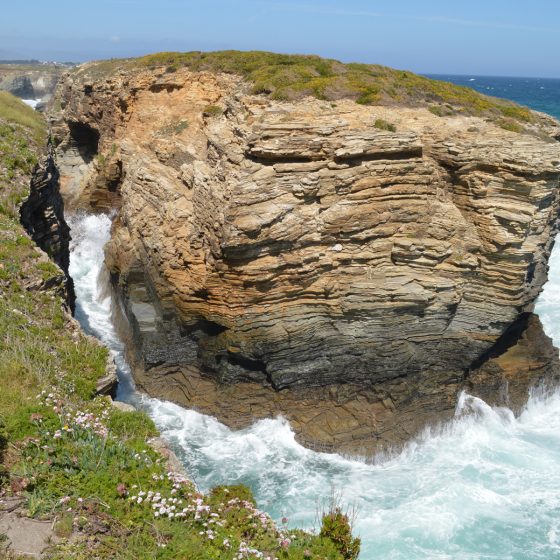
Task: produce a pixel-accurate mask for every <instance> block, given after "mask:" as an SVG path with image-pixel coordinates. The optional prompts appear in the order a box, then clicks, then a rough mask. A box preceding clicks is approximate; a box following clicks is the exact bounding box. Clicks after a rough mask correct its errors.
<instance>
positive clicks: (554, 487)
mask: <svg viewBox="0 0 560 560" xmlns="http://www.w3.org/2000/svg"><path fill="white" fill-rule="evenodd" d="M69 222H70V226H71V228H72V237H73V241H72V247H71V262H70V274H71V275H72V277H73V278H74V281H75V285H76V294H77V311H76V314H77V318H78V320H79V321H80V322H81V323H82V325H83V327H84V328H85V330H87V331H88V332H90V333H92V334H94V335H95V336H97V337H99V338H100V339H101V340H102V341H103V342H104V343H105V344H106V345H107V346H108V347H109V348H110V349H111V352H112V353H113V355H114V357H115V360H116V362H117V365H118V369H119V377H120V381H121V383H120V388H119V398H120V399H122V400H125V401H128V402H132V403H133V404H135V405H136V406H138V407H141V408H143V409H144V410H146V411H147V412H148V413H149V414H150V415H151V417H152V418H153V419H154V421H155V422H156V424H157V426H158V427H159V429H160V430H161V432H162V434H163V436H164V437H165V438H167V440H168V441H170V442H171V444H172V447H173V448H174V450H175V451H176V452H177V454H178V455H179V456H180V458H181V459H182V460H183V462H184V464H185V466H186V468H187V470H188V471H189V472H190V474H191V476H192V478H193V479H194V480H195V481H196V482H197V484H198V485H199V487H200V488H201V489H207V488H209V487H211V486H213V485H216V484H222V483H236V482H243V483H245V484H248V485H249V486H250V487H251V488H252V490H253V492H254V494H255V496H256V498H257V502H258V504H259V506H260V507H261V508H263V509H265V510H267V511H268V512H269V513H270V514H271V515H273V516H274V517H276V518H280V517H282V516H286V517H288V518H289V519H290V525H291V526H303V527H307V528H310V527H313V526H314V524H315V523H316V512H317V509H318V507H321V503H324V502H325V500H327V499H328V498H329V496H330V495H331V493H332V491H333V489H334V491H335V492H339V493H342V499H343V502H344V503H345V504H348V505H351V506H354V507H355V508H356V512H357V517H356V524H355V532H356V533H358V534H359V535H360V536H361V537H362V554H361V558H362V559H363V560H370V559H402V560H416V559H430V560H432V559H453V560H463V559H465V560H466V559H477V560H479V559H504V560H505V559H512V560H513V559H516V560H517V559H519V560H527V559H537V558H539V559H547V560H548V559H552V558H560V393H556V394H554V395H552V396H550V395H549V396H547V397H544V396H541V395H538V394H534V395H532V396H531V398H530V400H529V403H528V405H527V407H526V410H525V411H524V412H523V414H521V416H519V417H518V418H514V416H513V414H512V413H511V412H510V411H509V410H507V409H495V408H491V407H489V406H488V405H486V403H484V402H483V401H482V400H480V399H477V398H474V397H471V396H469V395H462V396H461V399H460V402H459V405H458V408H457V414H456V418H455V420H454V421H452V422H451V423H449V424H448V425H447V426H445V427H443V428H441V429H438V430H437V431H434V432H432V433H430V432H426V433H425V434H423V436H422V437H420V438H418V440H417V441H415V442H413V443H410V444H409V445H408V446H407V448H406V449H405V450H404V451H402V452H401V453H400V454H398V455H396V456H394V457H391V458H385V459H383V458H380V459H379V460H378V461H377V462H376V464H373V465H372V464H366V463H364V462H361V461H357V460H349V459H345V458H343V457H341V456H339V455H335V454H324V453H317V452H314V451H310V450H308V449H305V448H304V447H302V446H301V445H299V444H298V443H297V442H296V441H295V440H294V434H293V432H292V431H291V430H290V427H289V425H288V424H287V423H286V422H285V421H283V420H282V419H274V420H263V421H260V422H257V423H256V424H254V425H253V426H252V427H250V428H248V429H245V430H241V431H231V430H230V429H228V428H227V427H226V426H224V425H223V424H220V423H219V422H218V421H217V420H216V419H214V418H212V417H210V416H205V415H202V414H199V413H197V412H194V411H192V410H186V409H184V408H181V407H179V406H177V405H174V404H172V403H169V402H165V401H159V400H157V399H150V398H148V397H146V396H143V395H140V394H138V393H135V391H134V384H133V381H132V379H131V375H130V369H129V367H128V365H127V363H126V361H125V359H124V353H123V350H124V347H123V343H122V342H121V341H120V340H119V338H118V336H117V334H116V332H115V329H114V327H113V324H112V320H111V299H110V296H109V290H108V289H107V285H106V283H107V275H106V273H105V274H104V271H103V246H104V245H105V243H106V242H107V240H108V239H109V230H110V225H111V224H110V219H109V217H107V216H93V215H82V216H75V217H73V218H71V219H70V220H69ZM538 312H539V313H540V314H541V318H542V319H543V322H544V325H545V327H546V329H547V332H548V333H549V334H550V335H551V336H552V337H553V338H554V340H555V342H556V344H560V247H559V248H558V249H557V250H555V251H554V253H553V256H552V261H551V271H550V281H549V283H548V284H547V285H546V288H545V291H544V293H543V294H542V296H541V297H540V300H539V304H538Z"/></svg>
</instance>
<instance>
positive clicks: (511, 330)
mask: <svg viewBox="0 0 560 560" xmlns="http://www.w3.org/2000/svg"><path fill="white" fill-rule="evenodd" d="M531 316H532V313H521V314H520V315H519V316H518V318H517V319H516V320H515V321H514V322H513V323H511V325H510V326H509V327H508V328H507V329H506V330H505V331H504V333H503V334H502V336H500V338H498V340H497V341H496V342H495V343H494V345H493V346H492V347H490V348H489V349H488V350H487V351H486V352H483V353H482V354H481V355H480V356H479V357H478V358H477V359H476V360H474V362H473V363H472V364H471V366H470V368H469V369H468V370H467V374H468V373H469V372H470V371H473V370H476V369H479V368H481V367H482V366H483V365H484V364H485V363H486V362H487V361H489V360H491V359H494V358H497V357H498V356H501V355H502V354H504V353H505V352H507V351H508V350H509V349H510V348H511V347H512V346H515V345H516V344H517V342H518V341H519V339H520V338H521V336H522V335H523V332H524V331H525V330H526V329H527V325H528V324H529V319H530V317H531Z"/></svg>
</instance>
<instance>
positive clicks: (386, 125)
mask: <svg viewBox="0 0 560 560" xmlns="http://www.w3.org/2000/svg"><path fill="white" fill-rule="evenodd" d="M373 126H375V128H378V129H379V130H388V131H389V132H396V131H397V127H396V126H395V125H394V124H392V123H390V122H387V121H386V120H384V119H376V120H375V123H374V125H373Z"/></svg>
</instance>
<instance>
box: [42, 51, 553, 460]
mask: <svg viewBox="0 0 560 560" xmlns="http://www.w3.org/2000/svg"><path fill="white" fill-rule="evenodd" d="M259 57H261V58H259ZM275 57H279V58H275ZM57 105H58V106H59V107H60V111H58V112H56V114H53V115H52V119H53V122H54V129H53V130H54V132H55V136H56V142H57V145H58V146H57V153H58V156H57V157H58V164H59V167H60V171H61V185H62V191H63V195H64V197H65V200H66V204H67V205H69V206H74V207H86V208H90V209H93V210H96V211H99V210H109V209H112V208H114V209H117V210H118V214H117V217H116V219H115V225H114V230H113V236H112V240H111V242H110V244H109V246H108V248H107V262H108V265H109V267H110V270H111V273H112V275H113V278H114V281H115V283H116V285H117V287H118V290H119V293H120V295H121V297H122V299H123V303H124V307H125V309H126V310H127V313H128V316H129V319H130V321H131V324H132V327H133V335H134V340H135V345H136V352H137V364H136V376H137V379H138V381H139V384H140V385H141V386H142V387H144V388H145V389H146V390H147V391H148V392H149V393H151V394H154V395H158V396H165V397H167V398H170V399H172V400H175V401H178V402H180V403H183V404H187V405H189V406H194V407H198V408H199V409H201V410H202V411H205V412H210V413H213V414H216V415H218V416H219V417H221V418H222V419H223V420H225V421H226V422H228V423H230V424H231V425H234V426H240V425H246V424H247V423H249V422H251V421H252V420H254V419H255V418H259V417H262V416H267V415H275V414H278V413H282V414H284V415H286V416H287V417H288V418H289V419H290V420H291V421H292V424H293V426H294V427H295V429H296V432H298V436H299V438H300V439H301V440H302V441H304V442H305V443H307V444H309V445H314V446H316V447H322V448H329V449H331V448H342V449H351V450H354V451H355V450H357V449H363V450H365V451H367V452H369V451H372V450H374V449H376V448H378V447H379V446H384V445H388V444H392V443H395V442H400V441H403V440H405V439H406V438H408V437H409V436H410V435H411V434H413V433H415V432H416V431H417V430H418V429H419V428H420V427H421V426H423V425H425V424H426V423H427V422H431V421H436V420H439V419H441V418H445V417H447V416H449V415H450V414H451V413H452V410H453V407H454V404H455V399H456V395H457V392H458V391H459V389H460V388H461V387H470V388H471V390H475V389H476V390H478V391H479V392H480V393H484V394H485V396H487V398H490V399H491V398H492V397H491V394H490V393H492V394H494V395H495V399H498V398H500V397H499V395H503V391H502V389H503V387H504V385H505V383H506V381H507V382H508V383H509V387H510V396H509V398H510V399H512V400H513V401H514V402H517V403H521V402H522V400H523V395H524V394H525V392H526V389H527V387H528V386H529V385H530V384H532V383H535V382H536V381H538V380H540V379H543V378H546V377H551V378H553V377H555V376H557V374H558V370H557V368H558V364H557V359H556V361H555V359H554V355H555V353H554V351H553V350H551V348H552V347H551V346H550V341H548V342H546V340H548V339H546V337H544V335H542V331H541V330H540V325H539V324H538V320H536V319H534V320H533V319H529V317H530V315H528V313H530V312H531V310H532V308H533V304H534V301H535V298H536V296H537V295H538V293H539V291H540V290H541V288H542V285H543V283H544V282H545V280H546V272H547V259H548V257H549V254H550V250H551V247H552V243H553V239H554V235H555V234H556V231H557V228H558V208H559V201H560V198H559V189H558V187H559V179H560V145H559V144H558V142H556V141H555V138H557V137H558V136H559V131H560V127H559V123H558V122H557V121H555V120H554V119H552V118H548V117H546V116H544V115H540V114H538V113H533V112H531V111H529V110H528V109H525V108H522V107H518V106H516V105H514V104H512V103H509V102H506V101H500V100H496V99H492V98H488V97H484V96H482V95H479V94H477V93H475V92H473V91H471V90H468V89H466V88H458V87H456V86H452V85H451V84H443V83H440V82H432V81H431V80H427V79H425V78H420V77H418V76H415V75H413V74H410V73H407V72H398V71H394V70H391V69H387V68H384V67H373V66H371V67H367V66H365V65H343V64H340V63H336V61H324V60H323V59H318V58H316V57H284V56H283V55H271V54H268V53H231V52H230V53H213V54H209V55H204V53H191V54H187V55H171V54H167V55H157V56H154V57H147V58H145V59H139V60H136V61H123V62H122V63H119V62H114V61H111V62H107V63H98V64H88V65H84V66H82V67H80V68H79V69H77V70H76V71H74V72H72V73H70V74H69V75H68V76H66V77H65V78H64V79H63V80H62V82H61V84H60V85H59V88H58V92H57ZM528 328H530V329H533V330H535V329H536V331H538V332H539V333H541V334H539V335H538V336H529V338H527V336H528V335H527V334H526V332H527V329H528ZM541 335H542V336H541ZM539 337H540V338H541V339H542V340H541V343H542V344H544V346H546V347H547V348H549V350H547V352H548V353H546V352H545V354H546V357H545V358H546V359H544V361H542V360H541V358H542V355H541V354H542V352H541V353H540V354H539V351H537V350H535V349H534V348H532V349H531V348H529V349H528V350H527V352H526V355H527V356H532V357H529V358H528V360H529V361H531V360H533V363H536V362H538V364H540V365H539V366H538V367H536V366H535V367H532V368H530V370H531V372H532V373H531V374H527V372H526V371H525V370H522V367H523V366H522V365H519V364H518V365H519V367H517V366H516V365H514V366H511V364H510V366H511V367H509V366H508V368H506V369H504V368H500V366H499V364H498V365H495V363H494V362H493V361H492V360H495V359H496V357H497V356H498V355H502V354H503V353H504V352H506V351H507V349H508V348H511V347H512V346H515V345H516V344H521V343H522V344H524V345H525V347H527V345H528V343H527V340H529V341H531V340H536V339H538V338H539ZM542 341H545V342H542ZM547 345H548V346H547ZM529 346H530V344H529ZM533 350H535V352H537V354H539V355H538V356H536V355H535V356H533V355H532V354H531V352H533ZM556 354H557V353H556ZM539 356H540V357H539ZM489 360H490V361H491V367H490V366H489V365H488V361H489ZM539 360H541V361H539ZM492 364H493V365H492ZM525 365H526V364H525ZM516 367H517V369H516ZM480 368H483V369H482V370H481V369H480ZM520 368H521V369H520ZM475 370H476V372H475V373H476V374H475V373H473V371H475ZM506 370H507V371H506ZM481 371H483V372H484V374H482V373H480V372H481ZM516 380H518V383H517V385H516ZM488 387H492V391H489V390H488V391H486V389H487V388H488Z"/></svg>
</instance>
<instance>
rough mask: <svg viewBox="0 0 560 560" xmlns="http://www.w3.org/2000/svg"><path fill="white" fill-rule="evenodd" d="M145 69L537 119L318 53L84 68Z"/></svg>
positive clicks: (177, 58) (443, 85)
mask: <svg viewBox="0 0 560 560" xmlns="http://www.w3.org/2000/svg"><path fill="white" fill-rule="evenodd" d="M139 68H140V69H141V68H151V69H157V68H162V69H163V70H164V71H166V72H175V71H177V70H178V69H179V68H188V69H189V70H192V71H210V72H224V73H228V74H237V75H240V76H243V77H244V78H245V79H247V80H248V81H249V82H251V84H252V92H253V93H254V94H264V95H267V96H270V97H271V98H272V99H275V100H294V99H299V98H302V97H304V96H307V95H310V96H313V97H316V98H318V99H324V100H328V101H336V100H338V99H343V98H350V99H354V100H355V101H356V102H357V103H361V104H364V105H402V106H427V107H434V106H435V107H437V109H435V111H438V113H440V114H442V115H443V114H453V113H463V114H468V115H477V116H486V117H489V118H492V119H504V118H506V119H514V120H517V121H521V122H531V121H532V120H533V117H532V113H531V111H530V110H529V109H527V108H526V107H521V106H519V105H517V104H515V103H513V102H510V101H506V100H504V99H498V98H493V97H489V96H486V95H483V94H480V93H478V92H476V91H474V90H472V89H470V88H468V87H463V86H457V85H455V84H451V83H448V82H442V81H438V80H432V79H430V78H426V77H423V76H419V75H417V74H414V73H412V72H408V71H404V70H395V69H393V68H389V67H387V66H381V65H378V64H359V63H342V62H339V61H338V60H334V59H328V58H321V57H319V56H314V55H288V54H277V53H270V52H264V51H235V50H229V51H215V52H200V51H193V52H185V53H180V52H162V53H156V54H151V55H147V56H144V57H141V58H133V59H122V60H117V59H114V60H108V61H100V62H96V63H90V64H87V65H85V66H82V67H81V69H79V70H78V71H82V72H85V73H86V74H87V75H89V76H90V77H92V78H94V79H95V78H98V77H102V76H104V75H107V74H110V73H112V72H114V71H116V70H120V69H124V70H126V69H131V70H132V69H139Z"/></svg>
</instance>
